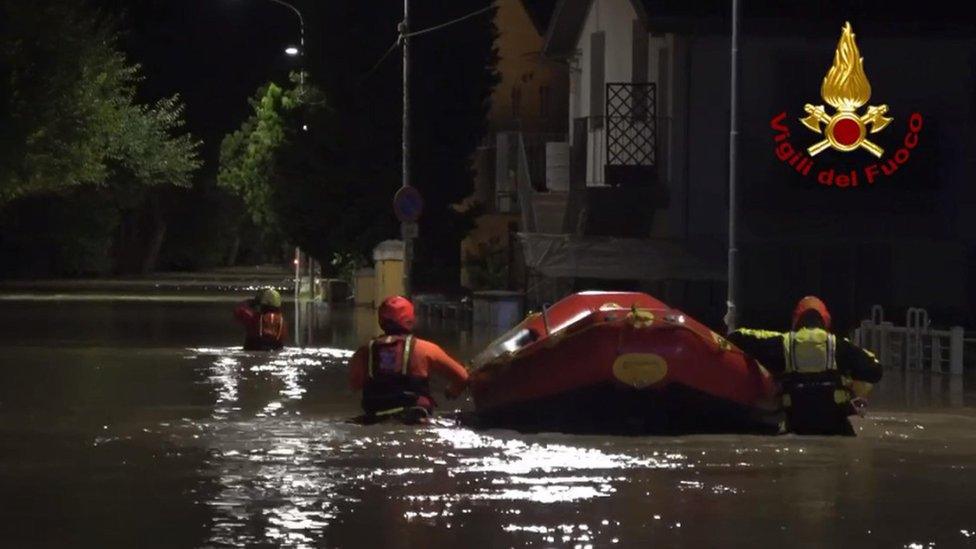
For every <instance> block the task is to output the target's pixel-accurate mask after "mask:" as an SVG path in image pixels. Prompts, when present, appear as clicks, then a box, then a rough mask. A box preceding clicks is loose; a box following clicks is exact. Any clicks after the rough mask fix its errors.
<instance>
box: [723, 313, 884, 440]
mask: <svg viewBox="0 0 976 549" xmlns="http://www.w3.org/2000/svg"><path fill="white" fill-rule="evenodd" d="M792 326H793V329H792V330H791V331H789V332H786V333H780V332H773V331H768V330H751V329H745V328H743V329H739V330H735V331H734V332H732V333H730V334H729V335H728V339H729V341H731V342H732V343H733V344H735V345H736V346H737V347H739V348H740V349H742V350H743V351H745V352H746V353H748V354H750V355H752V356H753V357H755V358H756V359H757V360H759V361H760V362H761V363H762V364H763V366H765V367H766V368H767V369H768V370H769V371H770V372H772V373H773V374H775V375H776V376H777V378H778V379H779V381H780V384H781V386H782V389H783V408H784V410H785V412H786V425H785V428H786V430H789V431H792V432H795V433H798V434H819V435H849V436H852V435H854V429H853V427H852V426H851V424H850V422H849V421H848V419H847V418H848V416H850V415H852V414H853V413H856V412H854V410H855V407H854V406H853V405H852V398H853V397H862V396H865V395H866V394H867V393H868V392H869V391H870V389H871V384H872V383H876V382H878V380H880V379H881V365H880V364H879V363H878V361H877V360H876V359H875V358H874V355H872V354H871V353H870V352H868V351H865V350H864V349H861V348H860V347H858V346H856V345H854V344H853V343H851V342H850V341H848V340H846V339H844V338H837V337H836V336H835V335H834V334H832V333H830V312H829V311H828V310H827V306H826V305H824V303H823V301H821V300H820V299H819V298H817V297H814V296H807V297H804V298H803V299H801V300H800V301H799V303H797V305H796V308H795V309H794V311H793V324H792Z"/></svg>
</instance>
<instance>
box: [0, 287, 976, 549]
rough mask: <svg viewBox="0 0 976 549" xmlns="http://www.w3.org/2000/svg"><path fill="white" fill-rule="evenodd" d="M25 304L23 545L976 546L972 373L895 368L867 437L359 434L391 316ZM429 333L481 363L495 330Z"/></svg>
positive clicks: (9, 538)
mask: <svg viewBox="0 0 976 549" xmlns="http://www.w3.org/2000/svg"><path fill="white" fill-rule="evenodd" d="M3 305H4V306H3V310H2V312H0V344H2V347H3V350H4V352H3V354H2V356H0V495H2V496H3V499H4V508H5V511H4V513H3V514H2V518H0V543H2V545H3V546H7V547H26V546H52V547H55V546H56V547H66V546H73V547H78V546H88V547H108V546H127V547H146V546H160V547H201V546H207V547H209V546H217V547H223V546H229V547H244V546H269V547H270V546H289V547H313V546H324V547H381V546H382V547H412V546H423V547H466V546H468V547H470V546H479V547H512V546H515V547H521V546H540V547H551V546H557V547H609V546H613V545H614V544H616V545H618V546H621V547H633V546H645V547H646V546H650V545H652V544H654V545H663V546H689V547H691V546H696V547H697V546H768V547H775V546H784V547H785V546H789V547H813V546H818V547H820V546H846V547H849V546H871V547H875V546H879V547H930V546H935V547H957V546H966V545H971V544H976V513H973V511H972V505H971V504H972V502H973V501H976V409H974V406H976V393H974V392H973V391H972V387H976V385H974V381H971V380H969V379H968V378H967V379H966V380H965V381H966V384H965V385H964V383H963V381H964V380H961V379H950V378H949V376H933V377H930V376H925V375H921V374H916V375H911V376H902V375H900V374H899V373H897V372H892V371H888V372H886V374H885V379H883V380H882V382H881V385H880V387H879V390H878V392H877V394H876V395H875V398H874V399H873V400H872V403H871V408H870V411H869V415H868V417H867V418H864V419H859V420H856V421H857V425H856V427H857V430H858V431H859V435H860V436H858V437H857V438H853V439H847V438H819V437H809V438H800V437H796V436H784V437H761V436H726V435H723V436H687V437H676V438H662V437H634V438H632V437H600V436H568V435H561V434H533V435H528V434H519V433H515V432H511V431H503V430H488V431H476V430H472V429H469V428H467V427H463V426H459V425H457V424H456V422H455V420H454V415H453V412H454V411H455V410H456V409H459V410H466V409H469V408H470V402H469V401H460V402H453V403H448V402H442V403H441V404H442V408H441V411H442V415H441V416H440V417H439V419H438V420H437V421H436V423H435V424H433V425H431V426H427V427H424V428H411V427H405V426H395V425H374V426H360V425H356V424H353V423H350V422H349V421H348V420H349V418H351V417H353V416H355V415H356V414H357V413H358V400H357V397H356V396H355V395H353V394H352V393H351V392H350V391H349V389H348V388H347V385H346V373H347V365H346V361H347V359H348V357H349V356H350V354H351V351H352V350H353V349H354V348H355V346H357V345H358V344H359V343H361V342H363V341H365V340H366V339H367V338H368V337H369V336H370V335H372V330H373V329H374V323H373V316H372V312H370V311H364V310H351V309H340V310H335V311H328V310H326V309H322V310H320V311H319V313H318V315H319V316H318V318H317V320H316V325H315V326H314V328H313V333H312V341H311V342H310V344H309V346H308V347H306V348H304V349H297V348H294V347H290V348H287V349H286V350H285V351H283V352H281V353H277V354H263V353H247V352H243V351H241V350H240V339H241V336H240V332H239V329H238V327H237V326H236V325H235V324H234V323H233V321H232V319H231V308H232V305H233V301H232V300H209V301H208V300H200V301H188V302H177V301H165V300H163V301H157V300H139V299H131V300H130V299H121V300H97V301H85V300H70V301H65V300H58V299H6V300H4V301H3ZM289 312H290V310H289ZM306 333H307V332H306ZM421 335H426V336H428V337H430V338H432V339H435V340H437V341H439V342H441V343H443V345H444V347H445V348H447V349H449V350H451V351H453V352H455V353H457V354H458V355H459V356H460V357H461V358H464V359H468V358H470V357H471V356H472V355H473V354H474V353H475V352H477V351H478V350H480V346H481V345H483V344H484V343H485V342H487V340H488V339H489V337H490V335H491V334H471V333H468V332H466V331H462V330H459V329H457V327H456V325H454V324H453V323H451V322H449V321H445V322H444V323H440V324H438V325H434V326H425V327H424V328H423V329H422V330H421ZM435 394H440V391H439V390H437V391H436V392H435Z"/></svg>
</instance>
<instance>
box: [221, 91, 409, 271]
mask: <svg viewBox="0 0 976 549" xmlns="http://www.w3.org/2000/svg"><path fill="white" fill-rule="evenodd" d="M250 103H251V106H252V109H253V111H254V112H253V113H252V115H251V116H250V117H248V119H246V120H245V121H244V122H242V124H241V127H240V128H239V129H238V130H237V131H235V132H233V133H231V134H229V135H227V136H226V137H225V138H224V140H223V142H222V144H221V154H220V171H219V174H218V182H219V184H220V185H221V186H223V187H224V188H227V189H229V190H230V191H231V192H233V193H235V194H237V195H238V196H240V197H241V198H242V199H243V201H244V204H245V208H246V210H247V212H248V214H249V216H250V218H251V219H252V221H253V222H254V223H255V224H256V225H258V226H260V227H261V228H262V229H264V231H265V232H266V234H272V235H278V236H280V237H282V238H284V239H286V240H287V241H288V242H290V243H292V244H295V245H297V246H299V247H301V248H302V249H303V250H305V251H306V252H307V253H310V254H311V255H312V256H313V257H315V258H316V259H317V260H318V261H319V262H320V263H322V264H323V265H325V266H326V268H331V266H332V258H334V257H335V256H336V254H339V255H342V256H343V257H363V256H364V255H365V254H366V252H367V251H368V250H369V249H370V248H371V247H372V246H373V245H375V244H376V242H377V241H378V239H381V238H383V237H384V236H385V235H386V234H388V232H389V231H390V230H391V229H392V224H391V223H385V222H384V221H383V220H382V219H380V220H378V219H377V216H375V215H371V214H372V212H375V211H377V209H378V208H379V207H380V206H379V204H380V203H382V204H383V205H384V206H386V205H387V204H388V200H389V196H392V194H391V193H392V189H391V188H389V187H381V186H378V185H374V184H372V182H373V181H374V180H375V178H373V177H371V175H372V174H371V167H370V164H369V162H359V161H358V160H359V159H357V158H351V157H350V156H349V153H350V149H349V147H348V132H347V131H346V130H345V129H344V128H343V127H342V118H341V117H339V116H337V115H336V112H335V111H334V110H332V109H330V108H328V107H327V106H326V102H325V100H324V98H323V94H322V93H321V92H320V91H319V90H318V88H316V87H315V86H313V85H311V84H305V85H304V86H301V85H299V83H298V79H297V77H296V76H293V77H292V78H291V83H290V85H289V86H287V87H282V86H279V85H278V84H276V83H274V82H270V83H267V84H265V85H262V86H261V87H260V88H259V89H258V90H257V92H256V93H255V95H254V96H253V98H252V99H251V100H250ZM305 128H307V129H305ZM340 263H341V262H340Z"/></svg>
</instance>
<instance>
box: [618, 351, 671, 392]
mask: <svg viewBox="0 0 976 549" xmlns="http://www.w3.org/2000/svg"><path fill="white" fill-rule="evenodd" d="M667 374H668V363H667V361H666V360H664V359H663V358H661V357H660V356H659V355H655V354H653V353H627V354H623V355H620V356H618V357H617V360H615V361H614V362H613V377H615V378H617V379H618V380H620V381H622V382H624V383H626V384H627V385H630V386H631V387H634V388H637V389H643V388H644V387H649V386H651V385H653V384H655V383H657V382H659V381H661V380H662V379H664V376H666V375H667Z"/></svg>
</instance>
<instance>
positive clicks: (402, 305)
mask: <svg viewBox="0 0 976 549" xmlns="http://www.w3.org/2000/svg"><path fill="white" fill-rule="evenodd" d="M377 316H378V317H379V323H380V328H382V329H383V331H384V332H386V333H388V334H395V333H410V332H412V331H413V326H414V323H415V322H416V317H415V316H414V312H413V303H410V300H409V299H407V298H405V297H403V296H399V295H394V296H390V297H388V298H386V299H384V300H383V303H381V304H380V308H379V311H378V312H377Z"/></svg>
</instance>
